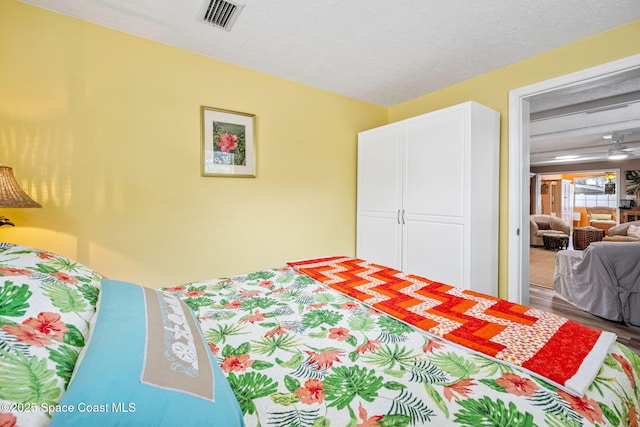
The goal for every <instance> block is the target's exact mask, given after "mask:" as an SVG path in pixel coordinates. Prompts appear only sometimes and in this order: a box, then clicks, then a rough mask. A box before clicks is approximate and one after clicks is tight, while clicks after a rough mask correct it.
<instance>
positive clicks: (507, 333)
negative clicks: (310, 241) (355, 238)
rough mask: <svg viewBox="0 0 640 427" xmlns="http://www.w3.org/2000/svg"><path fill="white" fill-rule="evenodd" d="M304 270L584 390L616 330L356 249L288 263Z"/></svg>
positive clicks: (420, 324) (503, 358)
mask: <svg viewBox="0 0 640 427" xmlns="http://www.w3.org/2000/svg"><path fill="white" fill-rule="evenodd" d="M288 264H289V265H290V266H292V267H294V268H296V269H297V270H298V271H300V272H302V273H304V274H306V275H308V276H310V277H312V278H313V279H315V280H317V281H319V282H321V283H323V284H325V285H327V286H329V287H331V288H333V289H336V290H338V291H340V292H342V293H344V294H346V295H348V296H350V297H352V298H355V299H357V300H359V301H361V302H363V303H365V304H368V305H370V306H372V307H375V308H377V309H378V310H381V311H383V312H385V313H387V314H390V315H392V316H394V317H395V318H397V319H399V320H402V321H404V322H406V323H408V324H411V325H413V326H415V327H417V328H420V329H422V330H424V331H426V332H428V333H431V334H434V335H437V336H439V337H441V338H444V339H446V340H448V341H450V342H453V343H455V344H458V345H461V346H464V347H466V348H469V349H471V350H473V351H476V352H478V353H482V354H484V355H486V356H489V357H492V358H495V359H497V360H500V361H503V362H506V363H509V364H512V365H515V366H519V367H521V368H523V369H525V370H527V371H528V372H530V373H531V374H533V375H536V376H538V377H540V378H542V379H544V380H545V381H549V382H551V383H553V384H554V385H556V386H558V387H560V388H562V389H564V390H566V391H567V392H569V393H571V394H574V395H577V396H582V395H583V394H584V393H585V391H586V390H587V388H588V386H589V385H590V384H591V382H592V381H593V379H594V378H595V377H596V375H597V374H598V370H599V369H600V366H601V365H602V362H603V361H604V359H605V357H606V355H607V352H608V350H609V347H610V346H611V344H612V343H613V342H615V340H616V335H615V334H613V333H610V332H604V331H600V330H597V329H594V328H591V327H588V326H585V325H583V324H580V323H577V322H574V321H572V320H569V319H566V318H564V317H561V316H557V315H554V314H551V313H548V312H545V311H542V310H537V309H533V308H530V307H526V306H523V305H519V304H514V303H512V302H509V301H507V300H503V299H500V298H495V297H492V296H489V295H485V294H481V293H478V292H473V291H470V290H464V289H460V288H456V287H454V286H450V285H446V284H443V283H438V282H434V281H431V280H429V279H426V278H423V277H419V276H414V275H407V274H404V273H402V272H401V271H398V270H395V269H392V268H389V267H384V266H381V265H377V264H372V263H369V262H367V261H364V260H361V259H356V258H349V257H329V258H319V259H311V260H303V261H293V262H289V263H288Z"/></svg>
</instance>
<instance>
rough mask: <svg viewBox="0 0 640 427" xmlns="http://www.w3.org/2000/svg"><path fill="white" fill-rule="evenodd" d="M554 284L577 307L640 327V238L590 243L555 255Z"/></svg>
mask: <svg viewBox="0 0 640 427" xmlns="http://www.w3.org/2000/svg"><path fill="white" fill-rule="evenodd" d="M554 287H555V291H556V293H557V294H558V295H560V296H561V297H563V298H564V299H566V300H567V301H568V302H570V303H571V304H573V305H575V306H576V307H578V308H580V309H582V310H584V311H587V312H589V313H591V314H594V315H596V316H599V317H603V318H605V319H609V320H613V321H617V322H620V321H624V322H625V323H626V324H627V325H630V326H634V327H640V310H638V307H640V241H638V242H604V241H603V242H593V243H591V244H590V245H589V246H588V247H587V248H586V249H585V250H584V251H576V250H566V251H560V252H558V253H557V254H556V265H555V274H554Z"/></svg>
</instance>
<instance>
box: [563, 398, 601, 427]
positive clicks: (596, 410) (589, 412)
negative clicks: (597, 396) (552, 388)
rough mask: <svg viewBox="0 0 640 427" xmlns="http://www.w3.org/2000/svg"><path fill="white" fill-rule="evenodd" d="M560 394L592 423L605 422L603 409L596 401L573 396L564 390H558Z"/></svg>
mask: <svg viewBox="0 0 640 427" xmlns="http://www.w3.org/2000/svg"><path fill="white" fill-rule="evenodd" d="M558 394H559V395H560V396H562V398H563V399H564V400H566V401H567V402H569V404H570V405H571V407H572V408H573V410H574V411H576V412H577V413H579V414H580V415H582V416H583V417H585V418H586V419H587V420H589V422H590V423H592V424H595V423H604V422H605V421H604V414H603V413H602V409H601V408H600V405H598V402H596V401H595V400H593V399H590V398H588V397H586V396H583V397H576V396H572V395H570V394H569V393H567V392H565V391H563V390H558Z"/></svg>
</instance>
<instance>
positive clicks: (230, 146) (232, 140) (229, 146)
mask: <svg viewBox="0 0 640 427" xmlns="http://www.w3.org/2000/svg"><path fill="white" fill-rule="evenodd" d="M216 145H217V146H218V147H220V150H221V151H223V152H225V153H228V152H229V151H231V150H235V149H236V148H238V135H232V134H229V133H223V134H222V136H220V141H218V142H217V143H216Z"/></svg>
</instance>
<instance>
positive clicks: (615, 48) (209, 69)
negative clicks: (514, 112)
mask: <svg viewBox="0 0 640 427" xmlns="http://www.w3.org/2000/svg"><path fill="white" fill-rule="evenodd" d="M639 39H640V21H634V22H632V23H631V24H628V25H624V26H621V27H618V28H616V29H613V30H611V31H608V32H605V33H602V34H599V35H596V36H594V37H590V38H587V39H584V40H581V41H578V42H576V43H573V44H570V45H568V46H565V47H563V48H560V49H557V50H554V51H551V52H548V53H545V54H543V55H539V56H536V57H533V58H530V59H528V60H526V61H522V62H520V63H517V64H513V65H511V66H508V67H504V68H501V69H499V70H497V71H494V72H491V73H488V74H485V75H482V76H479V77H477V78H474V79H471V80H468V81H465V82H462V83H460V84H457V85H454V86H451V87H449V88H446V89H444V90H441V91H438V92H435V93H432V94H428V95H425V96H423V97H420V98H418V99H415V100H413V101H410V102H406V103H404V104H401V105H397V106H394V107H392V108H389V109H385V108H382V107H377V106H373V105H370V104H366V103H362V102H358V101H354V100H351V99H348V98H345V97H341V96H338V95H334V94H331V93H328V92H325V91H321V90H317V89H314V88H310V87H308V86H305V85H300V84H296V83H293V82H290V81H287V80H283V79H280V78H276V77H273V76H269V75H266V74H264V73H259V72H255V71H252V70H248V69H245V68H241V67H237V66H234V65H231V64H228V63H224V62H221V61H217V60H215V59H211V58H207V57H204V56H200V55H197V54H193V53H190V52H187V51H184V50H181V49H177V48H173V47H170V46H166V45H162V44H158V43H155V42H151V41H147V40H144V39H141V38H137V37H133V36H130V35H127V34H124V33H120V32H116V31H113V30H109V29H106V28H103V27H99V26H96V25H94V24H90V23H86V22H83V21H79V20H76V19H74V18H70V17H66V16H63V15H58V14H55V13H51V12H48V11H45V10H43V9H40V8H35V7H32V6H28V5H25V4H23V3H19V2H16V1H14V0H9V1H2V2H0V58H1V61H0V63H1V64H2V66H1V67H0V163H2V164H5V165H10V166H12V167H14V171H15V174H16V177H17V178H18V181H19V182H20V184H21V185H22V186H23V187H24V188H25V189H26V190H27V191H28V193H29V194H31V195H32V196H33V197H34V198H35V199H36V200H38V201H39V202H40V203H42V204H43V209H33V210H31V209H7V210H3V211H2V212H1V213H0V214H3V215H6V216H8V217H10V218H11V219H12V220H14V222H17V223H18V225H19V226H18V227H16V228H13V229H12V228H9V227H3V228H2V229H0V240H2V241H8V242H16V243H22V244H27V245H32V246H37V247H41V248H45V249H48V250H52V251H55V252H59V253H61V254H63V255H66V256H69V257H72V258H75V259H77V260H78V261H80V262H82V263H85V264H88V265H90V266H92V267H93V268H95V269H97V270H98V271H101V272H102V273H104V274H106V275H108V276H110V277H113V278H117V279H122V280H130V281H136V282H139V283H141V284H144V285H147V286H152V287H157V286H164V285H172V284H177V283H183V282H186V281H192V280H199V279H205V278H212V277H217V276H222V275H228V274H236V273H245V272H249V271H253V270H256V269H259V268H264V267H273V266H278V265H282V264H283V263H284V261H285V260H287V259H290V258H302V257H307V256H316V255H330V254H344V255H352V254H354V252H355V191H356V190H355V189H356V185H355V180H356V134H357V132H358V131H360V130H364V129H369V128H372V127H376V126H379V125H381V124H384V123H387V122H394V121H397V120H401V119H404V118H407V117H411V116H415V115H418V114H422V113H425V112H428V111H433V110H437V109H440V108H443V107H447V106H450V105H453V104H457V103H460V102H464V101H468V100H475V101H478V102H480V103H482V104H485V105H487V106H489V107H492V108H494V109H496V110H498V111H500V112H501V114H502V125H501V126H502V128H501V131H502V138H501V150H500V151H501V163H500V174H501V181H500V231H501V235H500V284H499V289H500V295H501V296H503V297H504V296H507V295H506V289H507V283H506V281H507V234H506V230H507V208H508V203H507V194H508V182H507V181H508V179H507V177H508V170H507V168H508V150H507V148H508V126H507V123H508V92H509V90H512V89H515V88H519V87H523V86H527V85H529V84H532V83H535V82H538V81H542V80H547V79H550V78H553V77H557V76H560V75H563V74H567V73H571V72H574V71H578V70H581V69H584V68H588V67H591V66H595V65H599V64H602V63H606V62H609V61H613V60H616V59H620V58H623V57H626V56H631V55H634V54H638V53H640V43H638V40H639ZM201 105H207V106H211V107H216V108H224V109H230V110H236V111H243V112H247V113H253V114H255V115H256V117H257V144H258V178H255V179H252V178H204V177H200V172H199V170H200V166H199V161H200V118H199V108H200V106H201Z"/></svg>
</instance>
